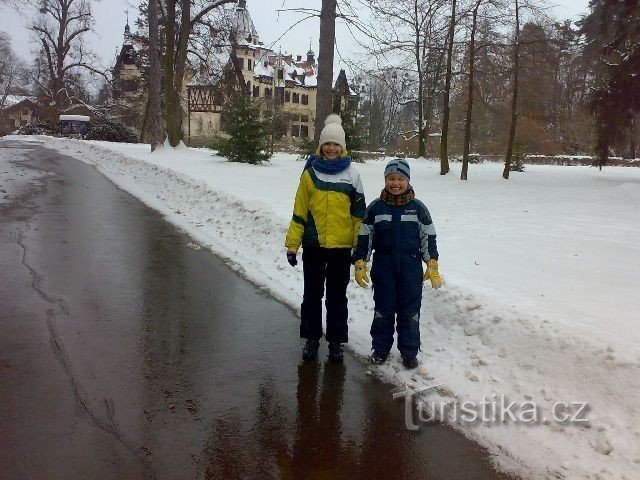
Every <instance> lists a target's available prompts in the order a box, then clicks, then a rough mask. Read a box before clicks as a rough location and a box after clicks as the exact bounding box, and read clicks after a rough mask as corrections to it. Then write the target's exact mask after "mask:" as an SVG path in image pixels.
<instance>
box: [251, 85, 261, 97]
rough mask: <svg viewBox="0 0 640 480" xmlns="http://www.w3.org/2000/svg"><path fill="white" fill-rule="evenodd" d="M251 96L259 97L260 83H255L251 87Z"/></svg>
mask: <svg viewBox="0 0 640 480" xmlns="http://www.w3.org/2000/svg"><path fill="white" fill-rule="evenodd" d="M253 96H254V97H259V96H260V85H255V86H254V87H253Z"/></svg>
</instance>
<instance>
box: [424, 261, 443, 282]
mask: <svg viewBox="0 0 640 480" xmlns="http://www.w3.org/2000/svg"><path fill="white" fill-rule="evenodd" d="M424 279H425V280H430V281H431V287H432V288H440V287H441V286H442V278H440V272H439V271H438V261H437V260H434V259H433V258H432V259H431V260H429V261H428V262H427V269H426V270H425V271H424Z"/></svg>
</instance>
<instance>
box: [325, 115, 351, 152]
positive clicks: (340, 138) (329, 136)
mask: <svg viewBox="0 0 640 480" xmlns="http://www.w3.org/2000/svg"><path fill="white" fill-rule="evenodd" d="M329 142H333V143H337V144H338V145H340V146H341V147H342V148H343V149H346V148H347V142H346V140H345V138H344V128H342V119H341V118H340V115H337V114H335V113H332V114H331V115H329V116H328V117H327V119H326V120H325V121H324V128H323V129H322V132H320V142H319V145H320V146H321V147H322V145H324V144H325V143H329Z"/></svg>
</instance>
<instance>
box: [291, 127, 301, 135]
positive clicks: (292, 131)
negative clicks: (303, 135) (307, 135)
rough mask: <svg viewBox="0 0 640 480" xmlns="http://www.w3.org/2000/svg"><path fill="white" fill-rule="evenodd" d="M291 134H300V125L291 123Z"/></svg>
mask: <svg viewBox="0 0 640 480" xmlns="http://www.w3.org/2000/svg"><path fill="white" fill-rule="evenodd" d="M291 136H292V137H299V136H300V125H291Z"/></svg>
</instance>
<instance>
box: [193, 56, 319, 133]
mask: <svg viewBox="0 0 640 480" xmlns="http://www.w3.org/2000/svg"><path fill="white" fill-rule="evenodd" d="M262 53H263V51H261V50H260V49H259V48H240V49H238V52H237V56H238V60H240V62H241V64H242V75H243V77H244V81H245V84H246V85H247V89H248V91H249V94H250V95H251V98H253V99H255V100H259V101H261V103H262V104H263V105H264V108H270V106H271V105H274V100H275V98H274V97H275V94H274V90H275V89H276V88H277V85H278V83H280V84H284V83H285V82H284V72H283V74H282V76H283V79H282V80H281V81H280V82H278V73H277V71H276V72H274V77H275V80H274V78H271V77H262V78H255V77H254V67H255V62H256V61H257V60H258V59H259V58H261V57H262ZM186 83H188V82H186ZM316 91H317V89H316V88H315V87H303V86H286V85H285V87H284V94H283V101H282V102H281V103H280V104H279V105H278V107H277V108H279V109H280V112H282V113H284V114H286V116H287V117H288V118H289V120H288V124H289V125H288V127H287V135H286V138H287V139H288V140H289V141H293V140H295V139H297V138H305V137H313V133H314V129H315V113H316ZM183 98H184V100H185V105H184V111H185V118H184V125H185V134H186V135H187V136H189V126H190V127H191V130H190V132H191V134H190V138H189V139H188V140H189V142H190V143H192V144H201V143H203V141H204V140H203V138H202V137H207V136H209V137H211V136H215V135H219V134H220V133H221V132H220V113H217V112H206V113H199V112H198V113H196V112H192V113H191V119H190V125H189V113H188V105H186V102H187V101H188V98H187V94H186V91H185V92H184V95H183Z"/></svg>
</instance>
